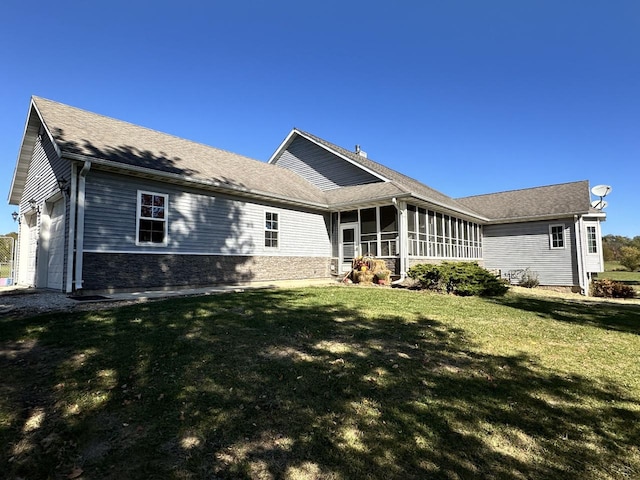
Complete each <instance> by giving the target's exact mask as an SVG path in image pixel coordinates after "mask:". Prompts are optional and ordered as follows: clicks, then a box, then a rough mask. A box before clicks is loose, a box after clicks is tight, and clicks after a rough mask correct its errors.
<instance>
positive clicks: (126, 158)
mask: <svg viewBox="0 0 640 480" xmlns="http://www.w3.org/2000/svg"><path fill="white" fill-rule="evenodd" d="M32 100H33V104H34V105H35V107H36V108H37V111H38V113H39V115H40V116H41V118H42V119H43V122H44V124H45V126H46V128H47V129H48V131H49V132H50V133H51V135H52V137H53V139H54V141H55V142H56V144H57V146H58V148H59V149H60V150H61V151H62V153H63V155H64V154H67V155H69V156H73V155H74V154H75V155H82V156H85V157H90V158H94V159H100V160H106V161H110V162H114V164H117V165H122V166H123V167H124V168H127V167H132V168H139V169H140V168H141V169H148V170H149V171H150V172H153V171H159V172H164V173H165V174H172V175H176V176H178V177H180V178H181V179H184V180H187V181H199V182H205V183H206V182H210V183H216V184H217V185H218V187H219V188H229V189H230V190H234V191H244V192H247V193H248V194H254V195H258V196H262V197H266V198H269V197H272V198H274V199H281V200H288V201H293V202H300V203H303V204H307V205H316V206H319V207H321V206H328V207H331V206H335V207H342V206H348V205H349V204H353V205H362V204H365V203H366V202H368V201H370V202H373V201H376V200H380V199H383V198H390V197H393V196H413V197H416V198H418V199H421V200H424V201H425V202H429V203H433V204H435V205H440V206H441V207H444V208H445V209H449V210H452V211H455V212H460V213H466V214H468V215H471V216H475V217H477V218H483V217H484V218H485V219H490V221H491V222H495V223H499V222H509V221H518V220H526V219H535V218H542V217H553V216H563V215H573V214H584V213H589V212H593V210H592V209H590V194H589V184H588V182H587V181H586V180H585V181H580V182H572V183H564V184H559V185H549V186H545V187H537V188H529V189H523V190H513V191H508V192H500V193H492V194H486V195H476V196H471V197H465V198H458V199H453V198H451V197H449V196H447V195H445V194H443V193H441V192H439V191H437V190H434V189H433V188H431V187H428V186H427V185H424V184H423V183H421V182H419V181H417V180H415V179H413V178H411V177H408V176H406V175H403V174H401V173H399V172H397V171H395V170H392V169H390V168H388V167H385V166H384V165H382V164H380V163H377V162H375V161H373V160H370V159H368V158H365V157H362V156H360V155H358V154H357V153H355V152H352V151H349V150H346V149H344V148H342V147H339V146H338V145H334V144H332V143H330V142H327V141H326V140H323V139H321V138H319V137H316V136H315V135H312V134H310V133H307V132H303V131H301V130H297V129H296V130H294V131H295V132H297V133H299V134H300V135H303V136H306V137H307V138H309V139H311V140H312V141H314V142H316V143H317V144H318V145H320V146H322V147H324V148H327V149H328V150H330V151H333V152H334V153H337V154H338V155H340V156H342V157H344V158H347V159H349V161H351V162H353V163H354V164H356V165H360V166H361V167H362V168H365V169H367V170H369V171H372V172H374V173H376V174H378V175H379V176H381V177H384V178H385V179H387V180H388V181H387V182H384V183H375V184H368V185H358V186H353V187H342V188H338V189H335V190H331V191H328V192H322V191H321V190H320V189H318V188H317V187H315V186H314V185H312V184H311V183H310V182H308V181H307V180H305V179H303V178H302V177H300V176H298V175H297V174H295V173H293V172H292V171H290V170H287V169H285V168H281V167H278V166H277V165H272V164H268V163H264V162H261V161H258V160H253V159H251V158H248V157H244V156H242V155H238V154H235V153H232V152H228V151H225V150H220V149H218V148H214V147H210V146H207V145H204V144H201V143H196V142H192V141H189V140H185V139H182V138H178V137H175V136H173V135H169V134H166V133H161V132H158V131H155V130H151V129H148V128H144V127H140V126H138V125H134V124H131V123H128V122H124V121H121V120H116V119H113V118H109V117H105V116H103V115H98V114H95V113H92V112H88V111H85V110H81V109H78V108H75V107H70V106H68V105H64V104H61V103H58V102H54V101H51V100H47V99H44V98H40V97H33V99H32ZM30 134H33V133H30ZM24 141H25V140H23V142H24ZM24 145H25V143H23V149H24ZM26 158H27V157H25V156H24V155H22V152H21V156H20V158H19V164H20V162H23V161H24V162H26V161H27V160H23V159H26ZM18 171H19V173H20V174H19V175H18V174H14V182H13V184H12V193H11V197H10V198H11V199H14V200H15V198H14V197H16V195H18V194H19V192H20V188H21V187H20V186H19V185H18V186H17V188H16V190H14V187H16V185H17V184H19V183H21V182H23V181H24V178H23V177H24V175H23V173H24V172H22V170H20V169H19V168H17V169H16V172H18ZM25 175H26V174H25Z"/></svg>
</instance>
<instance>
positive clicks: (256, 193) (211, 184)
mask: <svg viewBox="0 0 640 480" xmlns="http://www.w3.org/2000/svg"><path fill="white" fill-rule="evenodd" d="M64 157H65V158H68V159H69V160H76V161H82V162H85V163H86V162H89V163H90V164H93V165H95V166H103V167H106V168H109V169H113V170H120V171H127V172H134V173H136V174H138V175H142V176H145V177H154V178H156V179H167V180H171V181H172V182H174V183H179V184H183V185H189V186H194V185H195V186H199V187H203V188H209V189H214V190H216V191H221V192H223V193H227V194H237V195H241V196H245V197H251V198H256V197H258V198H261V199H265V198H267V199H270V200H274V201H279V202H283V203H286V204H289V205H296V206H302V207H307V208H316V209H321V210H324V211H326V210H329V208H330V207H329V205H327V204H326V203H318V202H314V201H311V200H298V199H294V198H290V197H287V196H284V195H278V194H275V193H269V192H263V191H261V190H251V189H248V188H246V187H238V186H235V185H232V184H228V183H225V182H218V181H211V180H203V179H194V178H187V177H185V176H184V175H178V174H176V173H169V172H163V171H161V170H154V169H152V168H146V167H138V166H134V165H127V164H124V163H120V162H114V161H112V160H105V159H102V158H94V157H89V156H87V155H82V154H79V153H66V152H65V153H64Z"/></svg>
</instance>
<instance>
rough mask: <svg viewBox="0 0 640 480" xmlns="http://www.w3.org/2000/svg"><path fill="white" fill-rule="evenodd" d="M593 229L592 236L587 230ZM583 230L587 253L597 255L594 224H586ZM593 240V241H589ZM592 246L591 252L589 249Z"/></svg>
mask: <svg viewBox="0 0 640 480" xmlns="http://www.w3.org/2000/svg"><path fill="white" fill-rule="evenodd" d="M590 229H593V238H591V236H590V235H589V230H590ZM585 232H586V235H587V253H588V254H589V255H598V253H599V250H598V243H599V242H598V229H597V228H596V226H595V225H586V228H585ZM591 240H593V243H592V242H591ZM592 246H593V252H592V251H591V247H592Z"/></svg>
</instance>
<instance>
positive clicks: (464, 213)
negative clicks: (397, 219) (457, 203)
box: [411, 193, 490, 222]
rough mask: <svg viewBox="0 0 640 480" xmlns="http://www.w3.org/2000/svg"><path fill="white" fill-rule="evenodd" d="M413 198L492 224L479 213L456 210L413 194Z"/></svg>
mask: <svg viewBox="0 0 640 480" xmlns="http://www.w3.org/2000/svg"><path fill="white" fill-rule="evenodd" d="M411 197H412V198H415V199H417V200H420V201H421V202H425V203H428V204H431V205H434V206H436V207H439V208H441V209H443V210H446V211H448V212H451V213H456V214H461V215H465V216H467V217H470V218H475V219H476V220H480V221H483V222H490V220H489V218H487V217H483V216H482V215H478V214H477V213H474V212H471V211H469V210H464V209H461V208H454V207H451V206H450V205H445V204H444V203H442V202H438V201H436V200H433V199H432V198H427V197H423V196H422V195H416V194H415V193H412V194H411Z"/></svg>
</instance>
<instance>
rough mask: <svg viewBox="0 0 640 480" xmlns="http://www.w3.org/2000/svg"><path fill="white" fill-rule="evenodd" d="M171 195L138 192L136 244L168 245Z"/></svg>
mask: <svg viewBox="0 0 640 480" xmlns="http://www.w3.org/2000/svg"><path fill="white" fill-rule="evenodd" d="M168 207H169V195H167V194H165V193H155V192H145V191H141V190H138V207H137V225H136V243H137V244H138V245H166V244H167V211H168Z"/></svg>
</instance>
